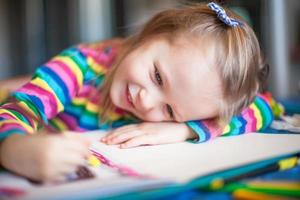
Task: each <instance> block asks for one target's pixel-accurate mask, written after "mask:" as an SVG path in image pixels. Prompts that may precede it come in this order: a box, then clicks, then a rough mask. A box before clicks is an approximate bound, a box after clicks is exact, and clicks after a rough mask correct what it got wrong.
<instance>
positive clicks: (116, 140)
mask: <svg viewBox="0 0 300 200" xmlns="http://www.w3.org/2000/svg"><path fill="white" fill-rule="evenodd" d="M196 137H197V135H196V134H195V133H194V132H193V131H192V130H191V129H189V128H188V126H187V125H185V124H184V123H175V122H144V123H140V124H131V125H127V126H123V127H120V128H118V129H115V130H113V131H111V132H110V133H109V134H108V135H106V136H105V137H103V138H102V139H101V141H102V142H104V143H106V144H120V148H130V147H136V146H140V145H154V144H167V143H175V142H182V141H185V140H187V139H194V138H196Z"/></svg>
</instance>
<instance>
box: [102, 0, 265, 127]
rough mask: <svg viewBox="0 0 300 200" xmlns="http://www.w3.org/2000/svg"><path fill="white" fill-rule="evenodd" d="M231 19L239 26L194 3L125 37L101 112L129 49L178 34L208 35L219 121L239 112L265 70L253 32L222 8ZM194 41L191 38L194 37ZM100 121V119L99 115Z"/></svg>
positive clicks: (106, 108) (109, 104)
mask: <svg viewBox="0 0 300 200" xmlns="http://www.w3.org/2000/svg"><path fill="white" fill-rule="evenodd" d="M224 10H225V11H226V13H227V15H228V16H229V17H230V18H233V19H235V20H238V21H240V22H241V23H242V25H239V26H236V27H230V26H228V25H226V24H225V23H223V22H222V21H220V20H219V19H218V18H217V16H216V14H215V12H214V11H212V10H211V9H210V8H208V7H207V5H206V4H202V3H199V4H194V5H191V6H185V7H182V8H174V9H169V10H165V11H162V12H160V13H158V14H156V15H155V16H154V17H153V18H151V19H150V20H149V21H148V22H147V23H146V24H145V26H144V27H143V28H142V29H141V31H139V32H138V33H137V34H135V35H133V36H131V37H129V38H127V39H126V40H125V42H124V45H123V48H122V50H121V52H120V54H119V57H118V59H117V61H116V63H115V64H114V66H113V68H112V69H111V71H110V72H109V73H108V75H107V78H106V80H105V82H104V85H103V88H102V91H103V94H104V101H103V103H104V112H103V113H102V115H104V116H105V115H106V114H107V112H108V111H109V110H110V109H112V107H113V105H112V102H111V100H110V96H109V90H110V87H111V83H112V79H113V76H114V73H115V71H116V69H117V67H118V65H119V63H120V62H121V61H122V59H123V58H124V57H125V56H126V55H127V54H128V53H130V52H131V51H132V50H134V49H135V48H137V47H138V46H140V45H141V44H143V43H144V42H146V41H149V39H151V38H154V37H156V36H166V37H167V38H168V39H171V40H172V39H176V38H174V37H176V36H178V34H192V35H193V36H198V37H199V38H200V37H204V36H209V37H212V38H213V39H214V40H215V44H216V45H218V47H217V49H219V51H218V52H217V55H215V58H216V62H215V65H216V67H217V69H218V72H219V76H220V78H221V83H222V89H223V101H222V103H221V110H220V113H219V117H218V118H219V119H220V121H223V122H227V121H229V119H230V118H231V117H232V116H233V115H235V114H238V113H240V112H241V111H242V109H243V108H245V107H246V106H248V105H249V104H250V103H251V102H252V101H253V99H254V97H255V95H256V94H257V92H258V91H259V89H260V86H261V85H263V84H262V82H263V81H264V80H265V75H266V74H265V72H266V71H265V68H264V65H263V62H262V57H261V50H260V46H259V43H258V40H257V38H256V35H255V33H254V32H253V30H252V29H251V27H249V25H248V24H247V23H246V22H245V21H244V20H242V19H241V18H240V17H239V16H238V15H236V14H234V13H233V12H231V11H230V10H228V9H226V8H224ZM193 38H194V37H193ZM102 118H103V116H102Z"/></svg>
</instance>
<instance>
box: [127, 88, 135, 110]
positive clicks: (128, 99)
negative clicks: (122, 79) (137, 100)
mask: <svg viewBox="0 0 300 200" xmlns="http://www.w3.org/2000/svg"><path fill="white" fill-rule="evenodd" d="M126 99H127V102H128V104H129V105H130V106H132V107H133V108H134V104H133V100H132V96H131V94H130V91H129V86H128V84H127V87H126Z"/></svg>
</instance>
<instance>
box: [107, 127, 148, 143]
mask: <svg viewBox="0 0 300 200" xmlns="http://www.w3.org/2000/svg"><path fill="white" fill-rule="evenodd" d="M142 134H143V133H142V132H141V131H139V130H133V131H128V132H121V133H117V134H114V135H111V136H109V137H108V138H107V140H106V144H110V145H114V144H121V143H123V142H126V141H127V140H130V139H132V138H135V137H138V136H140V135H142Z"/></svg>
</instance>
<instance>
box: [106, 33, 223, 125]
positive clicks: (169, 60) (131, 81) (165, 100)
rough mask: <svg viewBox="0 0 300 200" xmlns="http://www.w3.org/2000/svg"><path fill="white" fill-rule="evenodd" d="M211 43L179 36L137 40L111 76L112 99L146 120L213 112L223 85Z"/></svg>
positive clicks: (205, 116) (185, 118)
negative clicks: (138, 44) (140, 43)
mask: <svg viewBox="0 0 300 200" xmlns="http://www.w3.org/2000/svg"><path fill="white" fill-rule="evenodd" d="M209 44H210V45H209ZM211 44H212V43H210V42H207V41H204V40H202V41H199V39H198V40H197V42H195V41H194V40H193V41H191V40H188V39H184V38H182V37H180V38H178V39H176V42H173V43H171V42H169V41H168V40H166V39H163V38H156V39H152V40H151V41H148V42H146V43H145V44H143V45H141V46H139V47H138V48H136V49H135V50H133V51H132V52H130V53H129V54H128V55H127V56H126V57H125V58H124V59H123V61H122V62H121V63H120V65H119V66H118V69H117V71H116V73H115V75H114V77H113V82H112V86H111V88H110V97H111V100H112V102H113V104H114V105H115V106H117V107H119V108H122V109H124V110H126V111H129V112H130V113H132V114H134V115H135V116H137V117H138V118H140V119H142V120H145V121H153V122H154V121H156V122H157V121H177V122H184V121H189V120H197V119H208V118H213V117H216V116H217V115H218V113H219V109H220V101H221V100H222V90H221V81H220V78H219V76H218V73H217V71H216V67H214V63H213V58H214V57H213V56H214V55H215V50H216V49H215V48H214V45H211Z"/></svg>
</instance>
